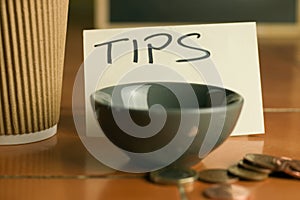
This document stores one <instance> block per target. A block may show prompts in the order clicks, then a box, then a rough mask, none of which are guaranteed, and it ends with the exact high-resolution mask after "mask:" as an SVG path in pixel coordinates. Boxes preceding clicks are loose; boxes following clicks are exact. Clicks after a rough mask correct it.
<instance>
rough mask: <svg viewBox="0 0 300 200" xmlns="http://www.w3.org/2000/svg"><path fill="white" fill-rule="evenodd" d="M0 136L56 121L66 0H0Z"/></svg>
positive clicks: (47, 127)
mask: <svg viewBox="0 0 300 200" xmlns="http://www.w3.org/2000/svg"><path fill="white" fill-rule="evenodd" d="M0 2H1V4H0V12H1V13H0V15H1V16H0V47H1V50H0V64H1V65H0V66H1V67H0V135H18V134H24V133H34V132H38V131H41V130H46V129H49V128H50V127H53V126H54V125H56V124H57V123H58V120H59V114H60V100H61V89H62V75H63V66H64V53H65V52H64V51H65V40H66V28H67V14H68V3H69V2H68V0H0Z"/></svg>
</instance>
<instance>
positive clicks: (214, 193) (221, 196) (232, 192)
mask: <svg viewBox="0 0 300 200" xmlns="http://www.w3.org/2000/svg"><path fill="white" fill-rule="evenodd" d="M203 194H204V195H205V196H206V197H208V198H211V199H218V200H246V199H248V198H249V195H250V191H249V190H248V189H246V188H245V187H242V186H238V185H229V184H219V185H214V186H212V187H209V188H207V189H205V190H204V191H203Z"/></svg>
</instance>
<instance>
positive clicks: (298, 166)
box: [289, 160, 300, 172]
mask: <svg viewBox="0 0 300 200" xmlns="http://www.w3.org/2000/svg"><path fill="white" fill-rule="evenodd" d="M289 164H290V166H291V168H293V169H294V170H296V171H298V172H300V160H291V161H290V162H289Z"/></svg>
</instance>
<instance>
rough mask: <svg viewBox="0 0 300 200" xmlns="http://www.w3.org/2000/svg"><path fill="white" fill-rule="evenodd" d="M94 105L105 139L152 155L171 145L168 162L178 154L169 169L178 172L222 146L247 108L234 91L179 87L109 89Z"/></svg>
mask: <svg viewBox="0 0 300 200" xmlns="http://www.w3.org/2000/svg"><path fill="white" fill-rule="evenodd" d="M91 101H92V105H93V107H94V111H95V113H96V116H97V120H98V122H99V124H100V126H101V128H102V130H103V132H104V134H105V135H106V136H107V138H108V139H109V140H110V141H111V142H112V143H114V144H115V145H116V146H118V147H119V148H121V149H123V150H125V152H134V153H150V152H155V151H158V150H159V149H162V148H164V147H165V146H166V145H168V144H170V145H169V146H171V148H173V149H171V151H172V152H174V154H171V155H170V156H175V157H176V156H177V155H179V154H180V156H179V157H177V158H176V159H175V160H174V162H172V163H171V165H175V166H179V167H190V166H192V165H194V164H196V163H197V162H199V161H200V160H201V159H203V158H204V157H205V156H206V155H207V154H208V153H210V152H211V151H212V150H213V149H215V148H216V147H218V146H219V145H220V144H222V143H223V142H224V141H225V140H226V139H227V138H228V137H229V135H230V133H231V132H232V130H233V128H234V127H235V124H236V122H237V120H238V117H239V114H240V111H241V109H242V106H243V98H242V97H241V96H240V95H239V94H237V93H235V92H233V91H231V90H228V89H224V88H220V87H215V86H208V85H201V84H188V83H179V82H173V83H172V82H159V83H158V82H157V83H154V82H153V83H134V84H124V85H118V86H112V87H107V88H104V89H101V90H98V91H96V92H95V93H94V94H93V95H92V96H91ZM178 134H180V136H178ZM173 140H174V141H175V140H177V142H176V143H172V141H173ZM171 144H172V145H173V146H172V145H171ZM176 152H178V154H177V153H176ZM150 162H164V160H163V159H156V158H153V160H151V161H150Z"/></svg>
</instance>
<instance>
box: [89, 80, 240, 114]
mask: <svg viewBox="0 0 300 200" xmlns="http://www.w3.org/2000/svg"><path fill="white" fill-rule="evenodd" d="M158 83H185V82H169V81H168V82H162V81H160V82H135V83H126V84H119V85H111V86H107V87H103V88H101V89H99V90H97V91H95V92H93V93H92V94H91V102H92V106H94V104H95V102H97V103H99V104H101V105H103V106H106V107H110V108H111V109H116V110H120V111H121V110H130V111H136V112H148V111H149V109H144V108H130V107H123V106H119V105H114V106H112V105H111V104H109V103H107V104H106V103H104V102H103V101H102V102H100V101H99V100H96V99H95V98H93V97H94V95H95V94H96V93H97V92H103V91H102V90H104V89H108V88H113V87H116V86H126V85H136V84H158ZM185 84H186V83H185ZM188 84H192V85H202V86H203V85H204V86H209V87H214V88H220V89H224V90H225V91H228V92H231V93H233V94H234V95H236V99H235V101H234V102H230V103H229V104H226V105H225V106H216V107H204V108H184V109H182V108H164V109H165V110H166V112H167V113H178V111H180V112H182V113H212V112H224V111H226V110H231V109H235V108H236V107H237V105H241V104H243V103H244V98H243V97H242V96H241V95H240V94H239V93H237V92H235V91H233V90H231V89H228V88H223V87H219V86H214V85H208V84H201V83H188ZM106 94H109V93H106ZM109 95H110V94H109ZM151 112H152V111H151ZM153 112H154V113H156V112H159V111H156V110H153Z"/></svg>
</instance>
